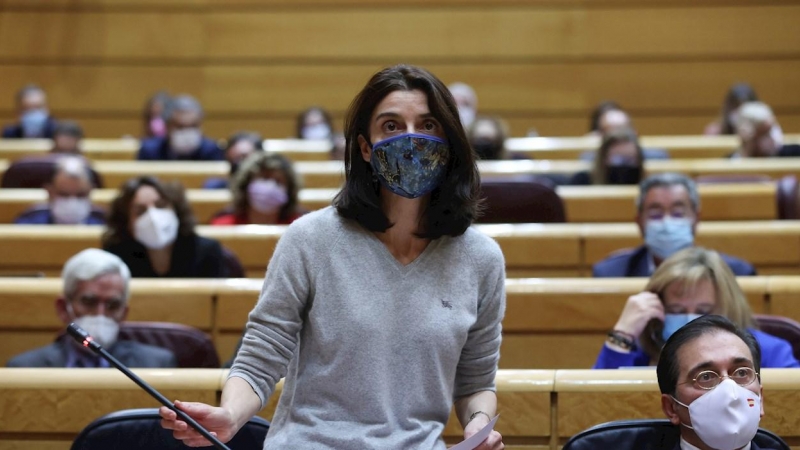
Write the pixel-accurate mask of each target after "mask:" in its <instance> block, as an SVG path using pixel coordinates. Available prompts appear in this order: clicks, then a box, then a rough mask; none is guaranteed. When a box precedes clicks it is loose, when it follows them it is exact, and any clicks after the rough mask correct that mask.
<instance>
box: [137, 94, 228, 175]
mask: <svg viewBox="0 0 800 450" xmlns="http://www.w3.org/2000/svg"><path fill="white" fill-rule="evenodd" d="M164 120H165V121H166V124H167V136H164V137H152V138H148V139H145V140H143V141H142V146H141V148H140V149H139V155H138V159H140V160H153V161H159V160H161V161H172V160H194V161H219V160H222V159H223V155H222V149H220V148H219V146H218V145H217V143H216V142H215V141H214V140H212V139H209V138H208V137H205V136H203V131H202V129H201V126H202V123H203V108H202V107H201V106H200V103H199V102H198V101H197V100H195V98H194V97H192V96H189V95H178V96H176V97H173V98H172V99H171V100H170V101H169V102H168V103H167V106H166V109H165V110H164Z"/></svg>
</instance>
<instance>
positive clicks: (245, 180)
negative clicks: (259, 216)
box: [230, 152, 301, 221]
mask: <svg viewBox="0 0 800 450" xmlns="http://www.w3.org/2000/svg"><path fill="white" fill-rule="evenodd" d="M265 170H277V171H279V172H281V173H282V174H283V176H284V177H285V178H286V195H287V196H288V197H289V200H288V201H287V202H286V204H285V205H283V206H282V207H281V210H280V212H279V214H278V218H279V219H280V220H281V221H288V220H289V219H290V218H291V217H292V216H294V215H296V214H297V212H298V208H297V193H298V191H299V190H300V186H301V181H300V177H299V176H298V175H297V172H295V170H294V166H293V165H292V162H291V161H290V160H289V159H288V158H287V157H285V156H283V155H279V154H277V153H266V152H257V153H254V154H252V155H250V156H248V157H247V158H245V160H244V161H242V163H241V164H240V165H239V170H237V171H236V173H235V174H234V175H233V178H232V179H231V183H230V189H231V195H233V210H234V213H235V214H238V215H243V214H246V213H247V208H248V207H249V206H250V204H249V202H248V199H247V187H248V186H249V185H250V183H251V182H252V181H253V180H254V179H256V178H258V176H259V175H260V174H261V172H263V171H265Z"/></svg>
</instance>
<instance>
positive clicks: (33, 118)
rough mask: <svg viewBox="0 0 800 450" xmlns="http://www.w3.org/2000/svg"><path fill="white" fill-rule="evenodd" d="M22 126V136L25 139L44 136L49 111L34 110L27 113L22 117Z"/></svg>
mask: <svg viewBox="0 0 800 450" xmlns="http://www.w3.org/2000/svg"><path fill="white" fill-rule="evenodd" d="M19 121H20V125H22V134H23V136H25V137H42V135H43V134H44V127H45V125H46V124H47V110H46V109H32V110H30V111H26V112H25V113H24V114H22V117H20V120H19Z"/></svg>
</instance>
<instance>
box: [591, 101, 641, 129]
mask: <svg viewBox="0 0 800 450" xmlns="http://www.w3.org/2000/svg"><path fill="white" fill-rule="evenodd" d="M631 127H632V126H631V118H630V116H628V113H627V112H625V110H624V109H622V107H621V106H620V105H619V104H618V103H617V102H615V101H613V100H605V101H603V102H600V104H598V105H597V106H596V107H595V108H594V110H593V111H592V115H591V118H590V122H589V134H593V135H599V136H604V135H606V134H607V133H609V132H610V131H611V130H613V129H615V128H631Z"/></svg>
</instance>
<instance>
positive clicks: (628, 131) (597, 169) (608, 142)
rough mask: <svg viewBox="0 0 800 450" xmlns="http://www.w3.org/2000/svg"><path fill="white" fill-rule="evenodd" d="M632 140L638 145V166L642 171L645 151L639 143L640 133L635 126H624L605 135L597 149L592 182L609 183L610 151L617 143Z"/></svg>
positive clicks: (631, 141)
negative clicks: (608, 159) (608, 158)
mask: <svg viewBox="0 0 800 450" xmlns="http://www.w3.org/2000/svg"><path fill="white" fill-rule="evenodd" d="M627 142H630V143H632V144H634V145H635V146H636V166H637V167H638V168H639V171H640V173H641V171H642V170H644V152H643V151H642V146H641V145H639V135H638V134H636V130H634V129H633V128H628V127H622V128H619V129H616V130H612V131H611V132H609V133H608V134H607V135H605V136H603V142H602V143H601V144H600V148H599V149H598V150H597V154H596V155H595V157H594V167H593V168H592V184H607V183H608V166H607V165H606V158H607V157H608V152H609V151H610V150H611V148H612V147H614V146H615V145H617V144H622V143H627Z"/></svg>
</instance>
